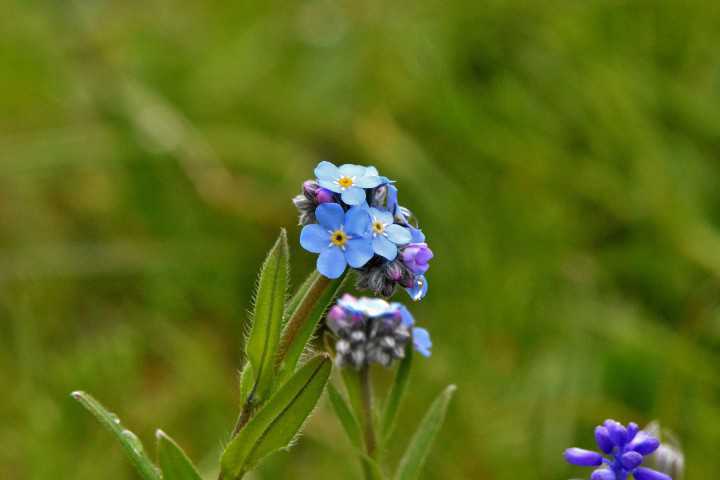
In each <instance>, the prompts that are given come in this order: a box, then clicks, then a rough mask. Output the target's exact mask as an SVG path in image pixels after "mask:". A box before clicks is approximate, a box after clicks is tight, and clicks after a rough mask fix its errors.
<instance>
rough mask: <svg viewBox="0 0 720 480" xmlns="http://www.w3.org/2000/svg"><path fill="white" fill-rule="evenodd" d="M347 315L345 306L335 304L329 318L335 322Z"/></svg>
mask: <svg viewBox="0 0 720 480" xmlns="http://www.w3.org/2000/svg"><path fill="white" fill-rule="evenodd" d="M346 315H347V313H346V312H345V309H344V308H342V307H341V306H340V305H333V307H332V308H331V309H330V311H329V312H328V315H327V318H328V319H330V320H332V321H334V322H338V321H340V320H342V319H344V318H345V316H346Z"/></svg>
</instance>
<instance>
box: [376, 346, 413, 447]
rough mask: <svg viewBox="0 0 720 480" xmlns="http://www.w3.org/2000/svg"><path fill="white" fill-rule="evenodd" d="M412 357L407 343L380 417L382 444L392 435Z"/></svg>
mask: <svg viewBox="0 0 720 480" xmlns="http://www.w3.org/2000/svg"><path fill="white" fill-rule="evenodd" d="M412 359H413V348H412V345H408V346H407V347H406V348H405V358H403V359H402V361H401V362H400V366H399V367H398V370H397V372H396V373H395V381H394V382H393V385H392V388H391V390H390V394H389V395H388V399H387V403H386V404H385V409H384V411H383V417H382V430H381V435H382V436H381V439H382V441H383V444H386V443H387V442H388V440H390V437H391V436H392V433H393V430H394V428H395V421H396V420H397V412H398V409H399V408H400V403H401V402H402V399H403V396H404V395H405V390H407V384H408V379H409V378H410V371H411V370H412Z"/></svg>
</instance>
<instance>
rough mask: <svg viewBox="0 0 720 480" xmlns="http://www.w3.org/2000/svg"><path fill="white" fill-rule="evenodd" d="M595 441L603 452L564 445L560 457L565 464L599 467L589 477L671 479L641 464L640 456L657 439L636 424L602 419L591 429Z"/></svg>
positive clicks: (653, 447) (603, 479)
mask: <svg viewBox="0 0 720 480" xmlns="http://www.w3.org/2000/svg"><path fill="white" fill-rule="evenodd" d="M595 441H596V442H597V445H598V448H599V449H600V450H601V451H602V452H603V453H604V454H605V455H606V456H603V454H601V453H598V452H593V451H591V450H584V449H582V448H568V449H567V450H565V453H564V457H565V460H567V462H568V463H571V464H573V465H579V466H581V467H600V466H601V465H603V464H604V465H603V467H602V468H598V469H597V470H595V471H594V472H593V473H592V475H591V477H590V478H591V480H626V479H627V478H628V475H631V474H632V475H633V477H634V478H635V479H636V480H672V479H671V478H670V477H669V476H668V475H666V474H665V473H662V472H658V471H656V470H653V469H650V468H646V467H642V466H641V464H642V462H643V457H645V456H646V455H650V454H651V453H653V452H654V451H655V450H657V449H658V447H659V446H660V442H659V441H658V439H657V438H655V437H654V436H652V435H650V434H649V433H647V432H645V431H642V430H640V428H639V427H638V426H637V424H636V423H632V422H631V423H629V424H628V425H627V427H626V426H624V425H622V424H621V423H619V422H616V421H615V420H606V421H605V422H604V423H603V424H602V425H599V426H598V427H596V428H595Z"/></svg>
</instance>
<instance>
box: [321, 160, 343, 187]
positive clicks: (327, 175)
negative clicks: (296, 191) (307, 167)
mask: <svg viewBox="0 0 720 480" xmlns="http://www.w3.org/2000/svg"><path fill="white" fill-rule="evenodd" d="M315 176H316V177H317V178H318V179H319V180H323V179H328V180H334V179H337V178H340V170H339V169H338V167H336V166H335V164H333V163H330V162H320V163H318V165H317V167H315ZM325 188H327V187H325Z"/></svg>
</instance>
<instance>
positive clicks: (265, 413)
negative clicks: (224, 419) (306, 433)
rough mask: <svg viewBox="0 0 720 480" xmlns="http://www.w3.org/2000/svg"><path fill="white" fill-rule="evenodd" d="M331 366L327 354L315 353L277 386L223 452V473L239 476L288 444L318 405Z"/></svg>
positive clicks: (234, 476) (232, 476)
mask: <svg viewBox="0 0 720 480" xmlns="http://www.w3.org/2000/svg"><path fill="white" fill-rule="evenodd" d="M331 369H332V363H331V362H330V357H329V356H328V355H318V356H317V357H315V358H313V359H311V360H310V361H309V362H307V363H306V364H305V365H304V366H303V367H302V368H300V369H299V370H298V371H297V372H296V373H295V375H293V376H292V377H291V378H290V379H289V380H288V381H287V383H285V384H284V385H283V386H282V387H280V388H279V389H278V390H277V391H276V392H275V394H274V395H273V396H272V397H270V399H269V400H268V401H267V403H265V405H264V406H263V407H262V408H261V409H260V411H258V413H257V414H256V415H255V416H254V417H253V418H252V419H251V420H250V421H249V422H248V423H247V425H245V428H243V429H242V430H241V431H240V432H239V433H238V435H237V436H236V437H235V438H234V439H233V440H232V441H231V442H230V444H229V445H228V446H227V448H226V449H225V452H223V456H222V469H223V472H224V473H225V475H227V476H228V477H230V478H241V477H242V476H243V475H244V474H245V473H246V472H248V471H249V470H251V469H252V468H253V467H254V466H255V465H257V464H258V463H259V462H260V461H261V460H262V459H263V458H265V457H266V456H267V455H269V454H271V453H273V452H275V451H277V450H280V449H282V448H287V447H288V446H289V445H290V443H291V442H292V440H293V439H294V438H295V437H296V436H297V434H298V433H299V432H300V430H301V428H302V426H303V424H304V423H305V421H306V420H307V419H308V417H309V416H310V413H312V410H313V409H314V408H315V405H317V402H318V400H319V398H320V395H322V392H323V390H324V389H325V385H326V384H327V381H328V378H329V376H330V370H331Z"/></svg>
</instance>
